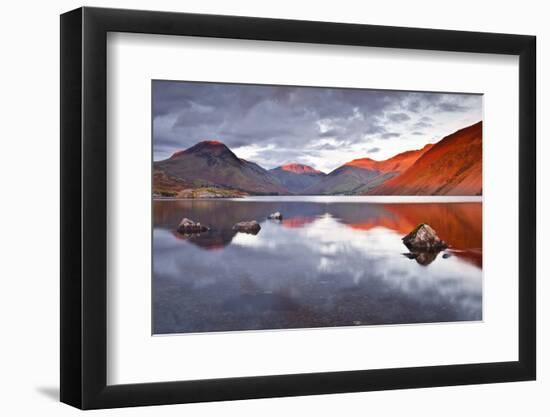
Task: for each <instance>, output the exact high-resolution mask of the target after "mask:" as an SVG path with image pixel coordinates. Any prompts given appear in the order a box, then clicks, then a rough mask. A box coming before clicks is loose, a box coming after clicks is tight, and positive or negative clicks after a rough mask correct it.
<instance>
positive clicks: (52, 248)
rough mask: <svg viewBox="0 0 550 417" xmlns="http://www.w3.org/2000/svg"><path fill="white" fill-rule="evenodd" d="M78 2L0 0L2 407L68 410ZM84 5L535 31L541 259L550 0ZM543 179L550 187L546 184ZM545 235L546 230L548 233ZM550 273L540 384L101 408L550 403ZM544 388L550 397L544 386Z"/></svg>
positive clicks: (348, 409)
mask: <svg viewBox="0 0 550 417" xmlns="http://www.w3.org/2000/svg"><path fill="white" fill-rule="evenodd" d="M81 5H82V3H80V2H77V1H71V0H59V1H56V2H55V3H52V2H50V3H48V2H38V1H27V2H15V1H12V2H8V3H6V4H4V5H3V8H2V19H1V23H0V31H1V36H0V42H1V49H0V51H1V57H2V60H1V65H0V72H1V76H0V83H1V84H0V85H1V88H0V115H1V117H0V120H1V121H2V130H1V133H0V138H1V145H2V146H1V147H0V149H1V154H0V155H1V156H2V160H1V163H0V184H1V188H0V190H1V192H2V196H3V199H2V204H1V206H0V214H1V215H0V231H1V236H2V237H1V239H0V253H1V258H0V259H1V262H0V283H1V284H0V285H1V290H0V324H1V327H0V329H1V330H2V342H1V343H0V392H1V393H2V394H1V397H2V400H1V401H0V412H1V414H3V415H9V416H11V415H32V414H31V413H40V414H45V415H59V416H66V415H67V416H68V415H76V414H77V413H78V412H77V411H76V410H75V409H72V408H71V407H68V406H66V405H63V404H60V403H58V402H57V396H58V392H59V385H58V379H59V371H58V368H59V361H58V348H59V343H58V340H59V325H58V311H59V278H58V277H59V249H58V247H59V215H58V213H59V186H58V183H59V46H58V44H59V17H58V15H59V14H60V13H62V12H64V11H67V10H70V9H73V8H76V7H79V6H81ZM86 5H89V6H103V7H123V8H139V9H157V10H169V11H182V12H183V11H186V12H198V13H217V14H240V15H250V16H264V17H280V18H293V19H309V20H326V21H341V22H353V23H371V24H380V25H396V26H417V27H431V28H441V29H459V30H474V31H478V30H479V31H493V32H510V33H523V34H534V35H537V36H538V88H537V92H538V118H539V125H538V137H539V151H538V152H539V153H538V161H539V183H538V184H539V185H538V190H539V205H538V207H539V250H538V254H539V260H540V259H541V258H543V257H544V256H545V254H546V251H547V250H548V249H550V245H549V239H550V238H549V236H550V221H548V218H547V217H544V216H542V215H541V213H542V212H544V211H548V210H550V201H549V198H550V193H549V192H548V190H546V192H545V193H544V194H543V187H544V185H545V184H546V180H548V179H549V178H550V164H546V165H544V164H543V162H544V160H545V159H547V158H550V150H549V149H550V148H549V147H548V145H547V144H546V143H544V142H543V140H542V138H543V137H544V136H547V135H548V134H550V123H549V122H548V120H543V117H542V116H543V115H544V113H545V112H544V110H545V109H546V107H545V105H546V103H547V102H548V97H550V87H549V85H550V83H549V82H548V81H547V80H546V78H545V74H544V72H545V71H546V73H547V74H548V73H550V72H549V71H548V67H549V65H548V63H549V59H550V48H549V47H548V45H549V44H550V26H548V24H547V18H546V16H547V13H548V12H547V11H545V10H544V9H545V8H544V6H545V4H544V2H540V1H536V0H523V1H521V2H517V1H515V2H504V1H487V2H479V1H475V0H474V1H471V0H463V1H461V2H459V3H457V2H452V3H447V2H441V1H422V0H417V1H414V2H411V1H406V0H393V1H389V2H376V3H374V2H371V3H369V2H357V1H355V2H354V1H352V0H340V1H338V2H325V3H321V2H320V1H319V0H316V1H302V2H298V1H296V0H290V1H286V0H278V1H276V2H275V1H272V2H259V1H254V0H232V1H230V2H228V1H223V0H201V1H196V2H181V1H170V0H156V1H150V0H149V1H147V0H124V1H118V2H116V1H93V0H88V1H87V2H86ZM546 188H547V187H546ZM542 236H544V238H542ZM549 274H550V268H549V267H548V265H546V264H543V263H542V262H539V285H538V291H539V296H538V299H539V303H538V314H539V321H538V330H539V343H538V349H539V366H538V373H539V378H538V381H536V382H527V383H508V384H496V385H483V386H467V387H451V388H432V389H421V390H402V391H387V392H377V393H359V394H345V395H325V396H314V397H299V398H286V399H270V400H254V401H237V402H230V403H210V404H193V405H179V406H165V407H145V408H139V409H120V410H108V411H99V412H96V413H94V415H102V416H103V415H115V414H116V415H131V416H135V415H137V416H149V415H155V416H157V415H158V416H164V415H180V414H182V413H187V415H193V416H195V415H196V416H214V415H224V416H225V415H229V416H233V415H234V416H237V415H238V416H247V415H250V416H253V415H254V416H255V415H259V414H261V415H265V416H270V415H273V416H275V415H277V416H278V415H285V414H287V415H300V414H303V415H320V416H324V415H326V416H329V415H334V414H345V415H365V414H366V413H369V414H371V415H380V414H384V415H403V414H406V415H408V416H415V415H421V416H423V417H427V416H440V415H446V416H461V417H462V416H464V415H467V414H472V415H499V416H507V415H510V416H512V415H519V414H524V415H529V416H543V415H548V414H549V413H550V403H549V402H548V400H547V395H548V394H547V393H548V392H550V360H549V359H548V352H549V351H550V349H549V344H550V327H549V326H548V325H547V320H546V318H547V317H549V316H550V307H549V306H550V301H546V304H545V300H547V299H548V298H549V297H550V284H549V283H548V281H547V278H548V275H549ZM545 394H546V395H545Z"/></svg>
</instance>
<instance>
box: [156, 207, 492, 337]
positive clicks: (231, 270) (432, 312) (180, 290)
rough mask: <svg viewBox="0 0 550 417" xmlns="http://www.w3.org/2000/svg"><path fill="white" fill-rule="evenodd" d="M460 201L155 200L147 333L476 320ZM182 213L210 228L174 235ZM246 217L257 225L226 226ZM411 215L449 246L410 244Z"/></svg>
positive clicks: (475, 244)
mask: <svg viewBox="0 0 550 417" xmlns="http://www.w3.org/2000/svg"><path fill="white" fill-rule="evenodd" d="M458 200H465V199H458ZM466 200H467V201H461V202H458V201H457V199H456V198H455V199H453V198H436V199H429V198H424V199H422V198H399V197H397V198H396V197H378V198H376V197H249V198H243V199H209V200H155V201H153V223H154V225H153V226H154V227H153V282H152V289H153V329H152V330H153V333H154V334H170V333H197V332H219V331H243V330H268V329H297V328H317V327H340V326H366V325H388V324H410V323H441V322H456V321H478V320H482V203H481V199H480V198H470V199H466ZM419 201H421V202H419ZM276 211H279V212H281V213H282V215H283V220H282V221H277V220H268V219H267V216H268V215H269V214H270V213H273V212H276ZM183 217H187V218H189V219H192V220H193V221H198V222H201V224H204V225H208V226H209V227H210V231H208V232H205V233H202V234H200V235H191V236H186V235H181V234H179V233H178V232H177V231H176V229H177V226H178V224H179V222H180V220H181V219H182V218H183ZM248 220H256V221H258V222H259V223H260V225H261V230H260V231H259V233H258V234H256V235H253V234H247V233H240V232H239V233H238V232H236V231H234V230H233V225H234V224H235V223H237V222H240V221H248ZM419 223H428V224H429V225H430V226H432V227H433V228H434V229H435V231H436V232H437V234H438V235H439V236H440V237H441V238H442V239H443V240H445V241H446V242H447V243H448V244H449V246H450V248H449V249H447V250H444V251H441V252H439V253H420V252H418V253H411V252H410V251H409V250H408V249H407V248H406V247H405V245H403V242H402V241H401V238H402V237H403V236H404V235H406V234H407V233H409V232H410V231H411V230H412V229H413V228H414V227H415V226H416V225H417V224H419Z"/></svg>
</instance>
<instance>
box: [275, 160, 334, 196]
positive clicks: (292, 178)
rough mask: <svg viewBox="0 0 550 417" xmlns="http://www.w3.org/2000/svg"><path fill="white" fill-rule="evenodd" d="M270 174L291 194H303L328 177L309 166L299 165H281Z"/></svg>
mask: <svg viewBox="0 0 550 417" xmlns="http://www.w3.org/2000/svg"><path fill="white" fill-rule="evenodd" d="M269 172H270V173H271V174H272V175H273V176H275V178H277V179H278V180H279V181H280V182H281V184H283V185H284V186H285V187H286V188H287V189H288V190H289V191H290V192H291V193H300V192H303V191H304V190H306V189H307V188H308V187H310V186H312V185H313V184H315V183H317V182H318V181H319V180H321V179H322V178H324V177H326V175H327V174H325V173H324V172H321V171H319V170H317V169H315V168H312V167H310V166H309V165H303V164H297V163H292V164H285V165H281V166H280V167H277V168H274V169H271V170H270V171H269Z"/></svg>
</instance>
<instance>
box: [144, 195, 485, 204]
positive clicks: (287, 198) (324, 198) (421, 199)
mask: <svg viewBox="0 0 550 417" xmlns="http://www.w3.org/2000/svg"><path fill="white" fill-rule="evenodd" d="M152 200H153V201H211V200H224V201H255V202H262V201H263V202H310V203H373V204H376V203H380V204H383V203H420V204H421V203H483V196H418V195H410V196H409V195H407V196H393V195H391V196H390V195H380V196H353V195H349V196H348V195H277V196H252V195H249V196H242V197H205V198H185V197H183V198H178V197H153V198H152Z"/></svg>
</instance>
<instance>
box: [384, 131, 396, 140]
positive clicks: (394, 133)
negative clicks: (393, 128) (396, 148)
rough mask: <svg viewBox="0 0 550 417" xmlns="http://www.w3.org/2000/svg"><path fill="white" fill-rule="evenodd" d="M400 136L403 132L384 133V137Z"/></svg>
mask: <svg viewBox="0 0 550 417" xmlns="http://www.w3.org/2000/svg"><path fill="white" fill-rule="evenodd" d="M399 136H401V133H396V132H387V133H382V136H381V137H382V139H391V138H398V137H399Z"/></svg>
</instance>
